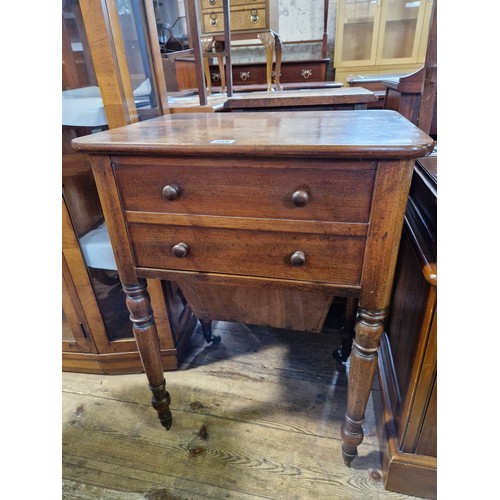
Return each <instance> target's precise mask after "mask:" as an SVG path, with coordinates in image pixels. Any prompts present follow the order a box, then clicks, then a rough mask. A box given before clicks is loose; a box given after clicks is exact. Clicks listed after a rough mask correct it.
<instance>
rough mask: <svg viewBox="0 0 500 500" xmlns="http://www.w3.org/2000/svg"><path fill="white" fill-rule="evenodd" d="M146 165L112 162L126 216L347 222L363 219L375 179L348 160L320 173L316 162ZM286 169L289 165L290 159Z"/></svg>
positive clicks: (366, 217) (365, 165)
mask: <svg viewBox="0 0 500 500" xmlns="http://www.w3.org/2000/svg"><path fill="white" fill-rule="evenodd" d="M117 161H121V163H116V162H117ZM129 161H131V162H133V161H134V160H129ZM149 161H150V163H148V160H142V161H140V160H136V162H137V163H138V164H134V163H131V164H127V163H126V162H125V160H120V159H117V160H115V163H114V168H115V176H116V179H117V182H118V186H119V190H120V195H121V199H122V206H123V209H124V210H126V211H139V212H157V213H173V214H199V215H214V216H234V217H257V218H266V219H269V218H272V219H294V220H319V221H331V222H352V223H367V222H368V220H369V215H370V205H371V198H372V190H373V183H374V175H375V170H374V169H373V164H371V163H369V162H365V163H363V162H359V161H358V162H356V163H355V164H356V167H357V168H356V170H353V169H351V168H349V166H350V165H351V163H350V162H349V161H348V160H346V161H345V162H340V161H339V162H337V163H335V164H333V166H332V168H321V167H320V166H319V165H320V164H319V163H318V167H317V168H315V167H313V166H312V165H313V163H312V162H309V164H310V166H309V168H283V167H275V168H258V167H241V166H236V165H234V164H231V163H230V162H229V163H228V162H227V161H226V162H225V164H222V165H218V166H214V165H213V164H206V165H203V164H202V165H198V166H191V165H187V164H186V163H189V160H187V159H185V160H183V161H182V160H178V163H176V162H175V161H174V160H162V159H158V160H149ZM197 161H198V163H199V162H201V160H200V159H198V160H197ZM257 162H258V160H255V164H258V163H257ZM193 163H194V161H193ZM219 163H224V162H223V161H222V160H221V162H219ZM241 163H242V160H238V164H241ZM295 164H297V162H295ZM289 165H294V163H293V161H292V160H290V163H289ZM165 186H170V187H173V186H175V187H176V188H177V189H178V191H179V194H178V196H177V197H176V198H175V199H173V200H169V199H167V198H165V197H164V196H163V194H162V193H164V188H165ZM304 193H305V195H304ZM297 202H299V203H298V205H299V206H297ZM301 203H303V204H301Z"/></svg>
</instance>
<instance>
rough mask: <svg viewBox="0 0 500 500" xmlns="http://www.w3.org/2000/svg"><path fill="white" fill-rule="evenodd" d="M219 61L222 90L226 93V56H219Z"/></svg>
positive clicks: (222, 92)
mask: <svg viewBox="0 0 500 500" xmlns="http://www.w3.org/2000/svg"><path fill="white" fill-rule="evenodd" d="M217 63H218V65H219V73H220V92H221V94H224V93H225V92H226V68H225V67H224V58H223V57H217Z"/></svg>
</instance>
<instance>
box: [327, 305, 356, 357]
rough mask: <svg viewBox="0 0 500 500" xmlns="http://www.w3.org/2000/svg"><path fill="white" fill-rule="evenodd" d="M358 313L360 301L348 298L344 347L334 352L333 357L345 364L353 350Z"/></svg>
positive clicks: (343, 329) (343, 338)
mask: <svg viewBox="0 0 500 500" xmlns="http://www.w3.org/2000/svg"><path fill="white" fill-rule="evenodd" d="M357 313H358V300H357V299H355V298H353V297H347V300H346V308H345V314H344V326H343V327H342V334H341V335H342V346H341V347H340V349H337V350H336V351H334V352H333V357H334V359H336V360H337V361H340V362H342V363H345V362H346V361H347V360H348V359H349V356H350V355H351V350H352V339H353V338H354V324H355V322H356V315H357Z"/></svg>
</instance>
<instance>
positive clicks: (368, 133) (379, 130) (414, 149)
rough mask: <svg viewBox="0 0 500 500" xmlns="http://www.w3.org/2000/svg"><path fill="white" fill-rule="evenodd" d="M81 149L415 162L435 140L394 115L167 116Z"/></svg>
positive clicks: (85, 140) (90, 140)
mask: <svg viewBox="0 0 500 500" xmlns="http://www.w3.org/2000/svg"><path fill="white" fill-rule="evenodd" d="M72 145H73V148H74V149H75V150H76V151H85V152H94V153H140V154H179V155H211V156H215V157H216V156H224V155H250V156H282V157H283V156H295V155H304V154H307V155H308V156H311V157H328V156H335V157H341V158H352V157H356V158H359V157H364V158H366V157H371V158H416V157H419V156H425V155H427V154H428V153H430V152H431V151H432V149H433V145H434V141H433V139H431V138H430V137H429V136H428V135H427V134H425V133H424V132H422V131H421V130H420V129H419V128H417V127H416V126H415V125H413V123H411V122H410V121H409V120H407V119H406V118H404V117H403V116H401V115H400V114H399V113H397V112H396V111H392V110H349V111H335V112H331V111H309V112H303V111H277V112H269V113H261V112H241V113H186V114H174V115H165V116H160V117H158V118H153V119H151V120H146V121H143V122H139V123H134V124H131V125H127V126H125V127H119V128H114V129H111V130H107V131H104V132H99V133H97V134H92V135H88V136H85V137H78V138H76V139H73V141H72Z"/></svg>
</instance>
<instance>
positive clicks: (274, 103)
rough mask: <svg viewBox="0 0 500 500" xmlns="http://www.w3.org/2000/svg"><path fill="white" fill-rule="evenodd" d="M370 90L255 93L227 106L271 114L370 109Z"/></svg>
mask: <svg viewBox="0 0 500 500" xmlns="http://www.w3.org/2000/svg"><path fill="white" fill-rule="evenodd" d="M377 100H378V98H377V96H376V95H375V94H374V93H373V92H371V91H370V90H366V89H364V88H361V87H357V88H349V87H347V88H334V89H314V90H298V91H292V90H290V91H287V92H274V93H270V92H251V93H244V94H240V95H236V96H234V97H231V98H230V99H228V100H227V101H226V102H225V103H224V109H226V110H229V111H234V110H245V111H257V110H263V111H270V110H273V109H276V110H279V109H280V108H282V109H297V110H300V109H314V108H316V109H317V110H318V109H366V105H367V103H372V102H376V101H377Z"/></svg>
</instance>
